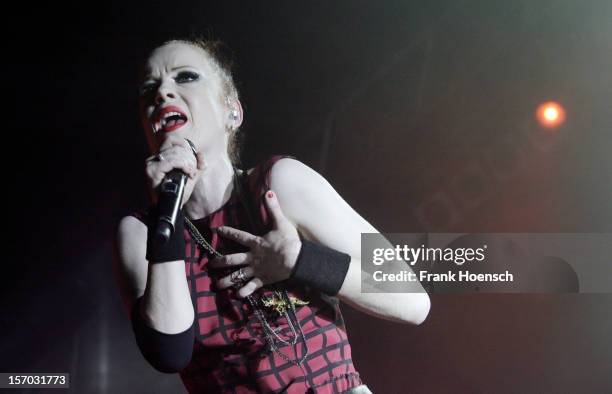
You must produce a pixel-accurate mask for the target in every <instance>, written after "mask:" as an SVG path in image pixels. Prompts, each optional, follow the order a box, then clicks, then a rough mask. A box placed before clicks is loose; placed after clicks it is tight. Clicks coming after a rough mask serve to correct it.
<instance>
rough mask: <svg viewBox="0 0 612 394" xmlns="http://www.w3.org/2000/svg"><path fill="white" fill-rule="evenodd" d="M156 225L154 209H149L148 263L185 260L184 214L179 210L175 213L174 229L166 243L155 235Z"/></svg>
mask: <svg viewBox="0 0 612 394" xmlns="http://www.w3.org/2000/svg"><path fill="white" fill-rule="evenodd" d="M156 226H157V215H156V210H155V209H152V210H150V211H149V215H148V220H147V227H148V230H147V254H146V258H147V260H148V261H149V263H165V262H167V261H177V260H185V237H184V235H183V230H184V228H185V215H184V214H183V211H182V210H181V211H179V212H178V214H177V215H176V223H175V230H174V232H173V233H172V236H171V237H170V239H169V240H168V242H166V243H162V242H160V241H159V239H157V238H156V237H155V227H156Z"/></svg>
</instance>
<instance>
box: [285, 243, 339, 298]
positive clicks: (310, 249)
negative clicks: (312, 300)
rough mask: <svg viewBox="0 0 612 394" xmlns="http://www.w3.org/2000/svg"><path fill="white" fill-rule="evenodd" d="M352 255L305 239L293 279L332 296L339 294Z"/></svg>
mask: <svg viewBox="0 0 612 394" xmlns="http://www.w3.org/2000/svg"><path fill="white" fill-rule="evenodd" d="M350 263H351V256H350V255H348V254H346V253H342V252H338V251H337V250H334V249H332V248H328V247H327V246H322V245H318V244H315V243H313V242H310V241H306V240H303V241H302V248H301V249H300V254H299V255H298V258H297V262H296V263H295V267H294V268H293V273H292V274H291V279H292V280H295V281H298V282H300V283H302V284H304V285H308V286H311V287H313V288H315V289H317V290H319V291H320V292H322V293H325V294H327V295H330V296H334V295H336V294H338V291H340V288H341V287H342V283H344V278H345V277H346V273H347V272H348V269H349V265H350Z"/></svg>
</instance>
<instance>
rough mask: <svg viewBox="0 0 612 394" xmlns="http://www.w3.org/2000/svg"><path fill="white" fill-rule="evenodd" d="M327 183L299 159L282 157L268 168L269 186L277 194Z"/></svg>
mask: <svg viewBox="0 0 612 394" xmlns="http://www.w3.org/2000/svg"><path fill="white" fill-rule="evenodd" d="M324 185H328V182H327V181H326V180H325V178H323V176H321V174H319V173H318V172H316V171H315V170H314V169H312V168H310V167H309V166H307V165H306V164H304V163H302V162H301V161H299V160H296V159H293V158H289V157H284V158H282V159H279V160H278V161H277V162H276V163H274V165H272V168H271V169H270V187H271V188H272V189H273V190H274V191H276V192H277V193H279V194H283V193H284V194H287V193H289V192H291V191H293V192H294V193H299V192H300V190H304V189H306V188H307V189H310V190H312V188H313V187H321V186H324Z"/></svg>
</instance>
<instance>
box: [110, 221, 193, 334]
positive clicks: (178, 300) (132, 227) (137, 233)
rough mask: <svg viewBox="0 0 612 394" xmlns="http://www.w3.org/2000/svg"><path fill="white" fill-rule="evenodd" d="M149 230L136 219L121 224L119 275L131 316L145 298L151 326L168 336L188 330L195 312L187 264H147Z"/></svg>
mask: <svg viewBox="0 0 612 394" xmlns="http://www.w3.org/2000/svg"><path fill="white" fill-rule="evenodd" d="M146 245H147V227H146V226H145V225H144V223H142V222H141V221H139V220H138V219H136V218H135V217H133V216H126V217H125V218H123V219H122V220H121V222H120V223H119V228H118V232H117V246H116V249H117V251H116V255H117V257H116V259H115V262H114V264H115V272H116V275H117V282H118V284H119V288H120V291H121V296H122V299H123V303H124V306H125V308H126V310H127V311H128V314H129V313H130V312H131V310H132V306H133V305H134V302H135V301H136V299H137V298H138V297H140V296H143V299H142V302H141V304H140V306H141V309H140V313H141V316H142V317H143V319H144V321H145V322H146V323H147V325H148V326H150V327H151V328H154V329H155V330H157V331H159V332H161V333H165V334H176V333H180V332H183V331H185V330H186V329H188V328H189V327H190V326H191V325H192V324H193V321H194V310H193V304H192V302H191V297H190V294H189V288H188V285H187V279H186V277H185V262H184V261H182V260H181V261H172V262H166V263H159V264H151V265H149V263H148V262H147V260H146V258H145V255H146Z"/></svg>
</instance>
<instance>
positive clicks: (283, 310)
mask: <svg viewBox="0 0 612 394" xmlns="http://www.w3.org/2000/svg"><path fill="white" fill-rule="evenodd" d="M185 224H186V225H187V230H188V231H189V234H191V236H192V238H193V239H194V240H195V241H196V243H197V244H198V246H200V247H201V248H202V249H204V250H206V251H207V252H208V253H209V254H212V255H213V256H215V257H222V256H223V255H222V254H221V253H219V252H218V251H217V250H215V248H213V247H212V245H211V244H210V243H208V241H206V239H205V238H204V237H203V236H202V234H201V233H200V231H199V230H198V229H197V228H196V226H195V225H194V224H193V223H192V222H191V220H189V219H188V218H187V217H185ZM274 295H275V297H278V300H279V301H276V300H275V298H274V297H273V298H272V299H266V300H263V303H264V306H268V307H270V306H271V307H273V308H274V310H276V312H277V313H278V314H279V315H283V316H284V317H285V319H286V320H287V324H288V326H289V328H290V329H291V333H292V335H291V336H290V337H289V338H290V339H289V340H286V339H284V338H282V337H281V336H280V335H279V334H278V331H280V327H279V328H277V329H274V328H273V327H272V326H271V325H270V323H269V322H268V319H266V316H265V314H264V312H263V311H262V310H261V308H260V307H259V305H258V301H257V300H256V299H255V298H253V296H247V297H246V299H247V300H248V301H249V304H250V305H251V307H252V308H253V312H254V313H255V316H256V317H257V319H258V320H259V322H260V323H261V325H262V327H263V331H264V334H265V337H266V342H267V343H268V346H269V347H270V349H271V350H272V351H273V352H274V353H276V354H278V355H279V356H280V357H281V358H282V359H283V360H285V361H287V362H290V363H292V364H295V365H297V366H299V367H301V366H302V363H303V362H304V360H306V357H308V343H307V342H306V337H305V335H304V330H302V326H301V325H300V320H299V319H298V316H297V312H296V310H295V305H296V304H299V305H304V304H305V302H304V301H300V300H296V299H294V298H293V297H289V295H288V294H287V290H283V291H279V290H275V291H274ZM288 311H291V313H292V314H293V317H294V318H295V323H296V325H297V330H296V328H295V325H294V324H293V322H292V321H291V316H290V315H289V312H288ZM297 331H299V337H300V338H301V339H302V342H303V343H304V349H305V350H304V354H303V355H302V357H300V358H299V359H297V360H293V359H290V358H289V357H287V355H285V354H284V353H283V352H281V351H280V349H279V348H278V347H277V346H276V340H278V342H281V343H283V344H285V345H291V346H292V347H293V346H295V345H296V344H297V341H298V333H297ZM275 338H276V340H275ZM294 352H295V355H296V356H297V347H295V348H294Z"/></svg>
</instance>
